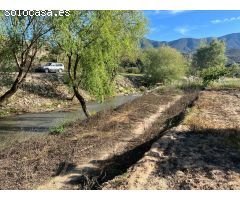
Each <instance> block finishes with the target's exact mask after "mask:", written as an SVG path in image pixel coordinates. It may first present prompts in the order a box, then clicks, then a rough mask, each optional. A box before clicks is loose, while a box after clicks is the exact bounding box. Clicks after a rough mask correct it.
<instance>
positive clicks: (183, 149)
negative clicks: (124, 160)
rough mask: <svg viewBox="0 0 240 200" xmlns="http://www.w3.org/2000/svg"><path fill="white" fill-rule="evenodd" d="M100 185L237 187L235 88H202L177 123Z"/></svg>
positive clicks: (239, 152)
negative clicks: (126, 166)
mask: <svg viewBox="0 0 240 200" xmlns="http://www.w3.org/2000/svg"><path fill="white" fill-rule="evenodd" d="M102 189H240V91H239V90H219V91H203V92H201V94H200V96H199V99H198V101H197V102H196V103H195V105H194V107H193V108H191V109H190V110H189V112H188V114H187V116H186V118H185V120H184V121H183V123H182V124H180V125H179V126H177V127H175V128H172V129H171V130H168V131H167V132H165V133H164V135H163V137H161V138H160V139H159V140H158V141H157V142H155V143H154V144H153V145H152V147H151V149H150V151H148V152H147V153H146V154H145V155H144V156H143V158H142V159H141V160H139V161H138V163H137V164H135V165H133V166H132V167H131V168H130V169H129V170H128V171H127V172H126V173H124V174H123V175H121V176H118V177H116V178H115V179H113V180H111V181H109V182H107V183H104V184H103V186H102Z"/></svg>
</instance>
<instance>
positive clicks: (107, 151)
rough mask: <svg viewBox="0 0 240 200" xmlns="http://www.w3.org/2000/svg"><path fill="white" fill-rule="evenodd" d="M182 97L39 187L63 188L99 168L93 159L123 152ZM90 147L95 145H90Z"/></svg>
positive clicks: (125, 115)
mask: <svg viewBox="0 0 240 200" xmlns="http://www.w3.org/2000/svg"><path fill="white" fill-rule="evenodd" d="M180 98H181V95H176V96H174V97H173V99H172V100H171V101H170V102H169V103H167V102H165V103H167V104H165V103H164V104H162V105H159V108H158V109H157V110H156V112H155V113H153V114H151V115H150V116H148V117H145V118H142V119H141V121H139V122H137V123H134V124H132V126H136V128H135V129H133V130H130V132H131V133H130V134H129V136H128V137H124V140H123V141H118V143H116V142H114V141H112V145H111V146H110V148H109V147H107V148H104V147H103V148H100V149H101V150H100V151H99V152H98V153H97V154H96V155H95V156H93V157H91V158H89V159H88V160H86V161H85V162H86V163H85V164H80V165H77V166H76V167H75V168H74V169H73V170H71V171H70V172H68V173H67V174H66V175H63V176H57V177H55V178H53V179H52V180H51V181H50V182H48V183H45V184H44V185H41V186H39V187H38V189H62V188H64V187H65V185H66V183H69V182H72V181H73V180H72V179H73V177H74V179H75V181H77V178H78V177H81V176H82V175H83V174H85V173H86V172H87V171H88V168H98V165H97V163H92V162H91V161H92V160H107V159H108V158H109V157H111V156H113V155H114V154H116V153H117V152H122V151H123V150H124V149H125V148H126V147H127V145H128V143H129V141H134V140H137V139H138V138H139V137H140V136H141V135H142V134H144V132H145V130H146V129H148V128H149V127H151V125H152V124H153V123H154V122H155V121H156V120H157V118H158V117H160V116H161V115H162V114H163V111H165V110H167V109H168V108H170V106H172V105H173V104H174V103H176V101H178V100H179V99H180ZM128 114H129V112H127V113H123V115H120V116H118V117H117V118H116V119H114V117H113V118H112V119H111V120H112V121H114V122H116V123H117V121H115V120H117V119H118V121H121V120H123V118H126V117H127V115H128ZM89 148H94V147H93V146H90V147H89ZM84 150H85V149H83V151H84ZM86 174H87V173H86Z"/></svg>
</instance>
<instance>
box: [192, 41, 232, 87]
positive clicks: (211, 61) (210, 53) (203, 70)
mask: <svg viewBox="0 0 240 200" xmlns="http://www.w3.org/2000/svg"><path fill="white" fill-rule="evenodd" d="M225 49H226V47H225V43H224V42H223V41H218V40H216V39H215V40H213V41H211V42H210V44H209V45H204V46H201V47H200V48H199V49H198V50H197V52H196V53H195V54H194V56H193V63H192V64H193V67H194V68H195V69H197V70H200V77H201V78H202V79H203V85H204V86H205V87H206V86H207V85H208V84H209V83H211V82H212V81H215V80H218V79H219V78H220V77H222V76H225V75H226V74H227V73H228V70H227V69H226V67H225V64H226V61H227V58H226V56H225Z"/></svg>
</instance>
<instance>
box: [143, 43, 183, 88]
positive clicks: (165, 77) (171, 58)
mask: <svg viewBox="0 0 240 200" xmlns="http://www.w3.org/2000/svg"><path fill="white" fill-rule="evenodd" d="M144 68H145V72H146V77H147V78H148V79H149V80H150V81H151V83H153V84H155V83H158V82H162V83H166V82H172V81H173V80H178V79H180V78H182V77H183V76H184V75H185V73H186V71H187V61H186V59H185V58H184V56H183V55H182V54H181V53H180V52H178V51H177V50H176V49H174V48H171V47H168V46H163V47H160V48H158V49H148V50H146V51H145V55H144Z"/></svg>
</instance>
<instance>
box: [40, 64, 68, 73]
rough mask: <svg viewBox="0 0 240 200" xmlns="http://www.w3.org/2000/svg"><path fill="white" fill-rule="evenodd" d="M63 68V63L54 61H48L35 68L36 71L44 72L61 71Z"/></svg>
mask: <svg viewBox="0 0 240 200" xmlns="http://www.w3.org/2000/svg"><path fill="white" fill-rule="evenodd" d="M63 70H64V65H63V64H62V63H55V62H49V63H47V64H44V65H42V66H41V67H38V68H37V69H36V71H37V72H45V73H49V72H56V73H61V72H63Z"/></svg>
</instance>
